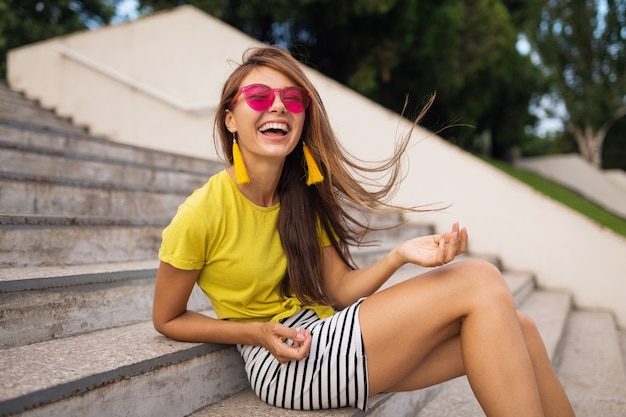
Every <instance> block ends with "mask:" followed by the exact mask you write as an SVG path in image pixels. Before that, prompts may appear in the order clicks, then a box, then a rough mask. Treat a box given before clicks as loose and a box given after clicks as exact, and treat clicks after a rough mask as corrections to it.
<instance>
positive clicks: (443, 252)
mask: <svg viewBox="0 0 626 417" xmlns="http://www.w3.org/2000/svg"><path fill="white" fill-rule="evenodd" d="M466 250H467V230H466V229H465V228H462V229H459V224H458V223H454V224H453V225H452V230H451V231H450V232H446V233H443V234H440V235H430V236H421V237H417V238H415V239H411V240H407V241H406V242H404V243H403V244H402V245H400V246H398V247H397V248H396V251H397V253H398V255H400V256H401V257H403V259H404V260H405V261H406V263H412V264H416V265H420V266H426V267H431V266H440V265H445V264H447V263H448V262H450V261H452V260H453V259H454V258H455V257H456V256H457V255H460V254H461V253H463V252H465V251H466Z"/></svg>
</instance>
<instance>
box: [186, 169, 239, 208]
mask: <svg viewBox="0 0 626 417" xmlns="http://www.w3.org/2000/svg"><path fill="white" fill-rule="evenodd" d="M229 181H230V177H229V175H228V173H227V172H226V170H222V171H220V172H218V173H217V174H214V175H213V176H211V177H210V178H209V180H208V181H207V182H205V183H204V184H203V185H202V186H201V187H199V188H197V189H196V190H194V191H193V192H192V193H191V195H190V196H189V197H187V200H186V201H185V204H187V205H191V206H194V207H195V206H203V205H210V204H212V203H221V201H222V199H223V198H225V196H227V195H228V194H229V193H228V192H227V191H228V189H229V188H231V186H230V184H229Z"/></svg>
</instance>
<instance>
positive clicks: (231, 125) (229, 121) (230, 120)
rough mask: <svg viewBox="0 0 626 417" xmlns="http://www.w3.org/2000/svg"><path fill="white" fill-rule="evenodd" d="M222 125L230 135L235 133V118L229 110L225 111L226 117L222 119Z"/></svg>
mask: <svg viewBox="0 0 626 417" xmlns="http://www.w3.org/2000/svg"><path fill="white" fill-rule="evenodd" d="M224 124H225V125H226V129H228V131H229V132H230V133H235V132H236V131H237V124H236V123H235V116H234V115H233V113H232V112H231V111H230V110H226V117H224Z"/></svg>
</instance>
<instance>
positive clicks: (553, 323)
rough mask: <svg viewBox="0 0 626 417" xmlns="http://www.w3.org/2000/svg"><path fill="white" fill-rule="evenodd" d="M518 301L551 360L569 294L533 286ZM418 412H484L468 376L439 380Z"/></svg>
mask: <svg viewBox="0 0 626 417" xmlns="http://www.w3.org/2000/svg"><path fill="white" fill-rule="evenodd" d="M518 305H519V306H520V309H521V310H522V311H524V312H526V313H527V314H528V315H529V316H530V317H532V318H533V320H534V321H535V323H536V324H537V327H538V328H539V331H540V332H541V335H542V337H543V338H544V342H545V344H546V349H547V351H548V354H549V355H550V357H551V358H553V360H554V358H555V355H556V353H557V349H558V346H559V343H560V341H561V337H562V334H563V329H564V328H565V325H566V323H567V319H568V316H569V312H570V308H571V299H570V296H569V295H568V294H565V293H558V292H546V291H537V290H535V291H533V292H532V293H531V294H529V296H528V298H527V299H525V300H521V302H518ZM417 415H418V416H419V417H435V416H437V417H439V416H464V417H465V416H466V417H484V415H485V414H484V413H483V411H482V409H481V407H480V404H479V403H478V401H477V400H476V398H475V397H474V394H473V392H472V390H471V388H470V385H469V383H468V381H467V378H466V377H461V378H456V379H453V380H451V381H448V382H446V383H444V384H442V390H441V392H440V393H439V395H437V397H436V398H435V399H434V400H433V401H431V402H430V403H429V404H428V405H427V406H426V407H424V408H423V409H422V410H420V412H419V413H418V414H417ZM579 417H580V416H579Z"/></svg>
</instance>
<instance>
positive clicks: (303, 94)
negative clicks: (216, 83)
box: [230, 84, 311, 113]
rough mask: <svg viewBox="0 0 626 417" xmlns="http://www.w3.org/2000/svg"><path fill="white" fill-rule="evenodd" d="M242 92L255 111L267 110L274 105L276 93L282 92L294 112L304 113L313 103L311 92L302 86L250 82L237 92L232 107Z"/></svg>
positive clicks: (286, 104)
mask: <svg viewBox="0 0 626 417" xmlns="http://www.w3.org/2000/svg"><path fill="white" fill-rule="evenodd" d="M241 94H243V98H244V99H245V100H246V103H248V106H250V108H251V109H252V110H255V111H265V110H267V109H269V108H270V107H272V104H273V103H274V97H275V96H276V94H280V99H281V101H282V102H283V104H284V105H285V108H286V109H287V110H289V111H290V112H292V113H302V112H303V111H305V110H306V109H307V107H309V104H311V96H310V95H309V92H308V91H306V90H305V89H304V88H302V87H285V88H270V87H268V86H266V85H265V84H250V85H247V86H245V87H242V88H241V89H240V90H239V91H238V92H237V94H235V97H233V99H232V100H231V102H230V107H233V105H234V104H235V102H236V101H237V99H238V98H239V96H240V95H241Z"/></svg>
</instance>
